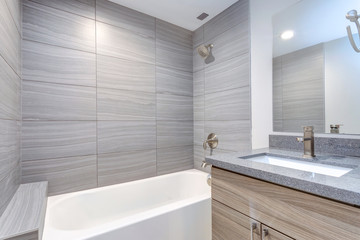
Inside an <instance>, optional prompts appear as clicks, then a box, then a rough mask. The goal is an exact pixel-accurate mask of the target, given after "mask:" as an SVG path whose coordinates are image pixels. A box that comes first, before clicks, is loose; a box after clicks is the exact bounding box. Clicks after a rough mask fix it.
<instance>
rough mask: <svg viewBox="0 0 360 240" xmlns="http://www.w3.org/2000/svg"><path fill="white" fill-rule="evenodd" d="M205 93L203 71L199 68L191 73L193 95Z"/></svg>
mask: <svg viewBox="0 0 360 240" xmlns="http://www.w3.org/2000/svg"><path fill="white" fill-rule="evenodd" d="M204 94H205V71H204V70H200V71H197V72H194V73H193V96H194V97H195V96H200V95H204Z"/></svg>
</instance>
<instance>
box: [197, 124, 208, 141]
mask: <svg viewBox="0 0 360 240" xmlns="http://www.w3.org/2000/svg"><path fill="white" fill-rule="evenodd" d="M204 131H205V122H204V121H194V144H195V145H202V144H203V142H204V141H205V139H206V137H207V136H205V132H204ZM207 134H208V133H207Z"/></svg>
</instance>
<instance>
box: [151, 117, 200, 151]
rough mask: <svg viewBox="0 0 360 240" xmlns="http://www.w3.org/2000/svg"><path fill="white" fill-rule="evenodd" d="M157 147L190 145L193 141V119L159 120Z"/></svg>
mask: <svg viewBox="0 0 360 240" xmlns="http://www.w3.org/2000/svg"><path fill="white" fill-rule="evenodd" d="M156 132H157V134H156V135H157V148H169V147H176V146H188V145H191V144H192V143H193V138H194V135H193V121H157V129H156Z"/></svg>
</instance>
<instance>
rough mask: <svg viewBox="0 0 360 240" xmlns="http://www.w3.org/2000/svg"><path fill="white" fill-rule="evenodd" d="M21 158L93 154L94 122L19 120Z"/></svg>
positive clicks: (24, 159) (38, 158)
mask: <svg viewBox="0 0 360 240" xmlns="http://www.w3.org/2000/svg"><path fill="white" fill-rule="evenodd" d="M21 139H22V149H21V152H22V161H28V160H41V159H49V158H60V157H73V156H84V155H93V154H96V123H95V121H66V122H65V121H50V122H44V121H23V125H22V136H21Z"/></svg>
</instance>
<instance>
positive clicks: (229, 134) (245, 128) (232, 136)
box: [205, 120, 251, 151]
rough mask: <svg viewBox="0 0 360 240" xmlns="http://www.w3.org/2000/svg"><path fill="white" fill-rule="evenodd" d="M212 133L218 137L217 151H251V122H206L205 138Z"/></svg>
mask: <svg viewBox="0 0 360 240" xmlns="http://www.w3.org/2000/svg"><path fill="white" fill-rule="evenodd" d="M210 133H215V134H216V135H217V137H218V140H219V144H218V146H217V149H221V150H230V151H246V150H250V149H251V120H240V121H206V122H205V135H206V136H205V138H206V137H207V134H210ZM214 151H216V149H215V150H214Z"/></svg>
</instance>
